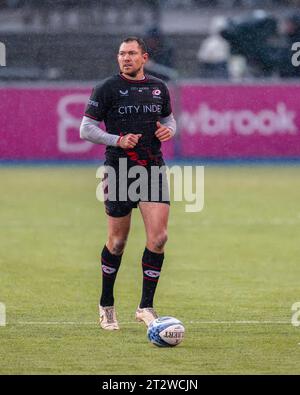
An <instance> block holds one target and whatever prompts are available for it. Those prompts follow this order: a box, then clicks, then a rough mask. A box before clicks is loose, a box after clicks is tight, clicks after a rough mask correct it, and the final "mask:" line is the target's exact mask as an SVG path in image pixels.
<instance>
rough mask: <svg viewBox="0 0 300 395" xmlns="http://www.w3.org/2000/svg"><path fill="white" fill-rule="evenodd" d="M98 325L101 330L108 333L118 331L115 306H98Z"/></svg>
mask: <svg viewBox="0 0 300 395" xmlns="http://www.w3.org/2000/svg"><path fill="white" fill-rule="evenodd" d="M99 323H100V326H101V328H103V329H106V330H108V331H114V330H118V329H120V327H119V324H118V321H117V315H116V309H115V306H105V307H102V306H100V305H99Z"/></svg>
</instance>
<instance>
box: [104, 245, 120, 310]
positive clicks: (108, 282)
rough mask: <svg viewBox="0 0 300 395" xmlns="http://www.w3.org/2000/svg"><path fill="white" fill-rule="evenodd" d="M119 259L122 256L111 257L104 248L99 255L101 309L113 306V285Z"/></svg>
mask: <svg viewBox="0 0 300 395" xmlns="http://www.w3.org/2000/svg"><path fill="white" fill-rule="evenodd" d="M121 259H122V254H121V255H113V254H111V253H110V251H109V249H108V248H107V247H106V246H104V248H103V250H102V254H101V264H102V265H101V266H102V294H101V298H100V305H101V306H103V307H105V306H113V305H114V284H115V280H116V277H117V273H118V270H119V267H120V264H121Z"/></svg>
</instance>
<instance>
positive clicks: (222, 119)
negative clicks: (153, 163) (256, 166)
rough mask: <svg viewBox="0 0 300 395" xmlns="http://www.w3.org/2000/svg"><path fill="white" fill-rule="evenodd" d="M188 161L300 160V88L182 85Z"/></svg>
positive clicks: (182, 119)
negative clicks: (290, 158)
mask: <svg viewBox="0 0 300 395" xmlns="http://www.w3.org/2000/svg"><path fill="white" fill-rule="evenodd" d="M179 121H180V127H181V138H180V146H181V154H182V156H184V157H199V156H201V157H208V158H271V157H281V158H288V157H300V85H299V84H298V85H291V84H283V85H249V86H246V85H219V86H217V85H216V86H208V85H207V86H200V85H184V86H182V87H181V114H180V116H179Z"/></svg>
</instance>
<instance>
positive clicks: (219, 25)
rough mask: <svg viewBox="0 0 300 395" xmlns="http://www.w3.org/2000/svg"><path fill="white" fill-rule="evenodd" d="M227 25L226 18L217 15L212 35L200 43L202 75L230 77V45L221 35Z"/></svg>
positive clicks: (212, 27) (199, 52)
mask: <svg viewBox="0 0 300 395" xmlns="http://www.w3.org/2000/svg"><path fill="white" fill-rule="evenodd" d="M225 25H226V20H225V18H223V17H215V18H214V19H213V20H212V23H211V32H210V35H209V36H208V37H207V38H205V39H204V40H203V41H202V43H201V45H200V48H199V51H198V54H197V57H198V60H199V62H200V73H201V77H204V78H228V59H229V56H230V45H229V44H228V42H227V41H226V40H225V39H224V38H223V37H222V36H221V35H220V31H221V30H222V29H223V28H224V27H225Z"/></svg>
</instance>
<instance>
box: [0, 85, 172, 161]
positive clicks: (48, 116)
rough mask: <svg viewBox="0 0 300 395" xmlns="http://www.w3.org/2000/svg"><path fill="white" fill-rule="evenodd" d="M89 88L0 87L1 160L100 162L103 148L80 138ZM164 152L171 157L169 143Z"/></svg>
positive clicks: (170, 144)
mask: <svg viewBox="0 0 300 395" xmlns="http://www.w3.org/2000/svg"><path fill="white" fill-rule="evenodd" d="M91 89H92V87H90V88H89V87H88V88H54V87H52V88H49V87H44V88H43V87H42V88H31V89H24V88H0V103H1V118H0V139H1V140H0V160H3V159H20V160H22V159H30V160H40V159H43V160H53V159H56V160H60V159H63V160H84V159H101V160H102V159H103V158H104V151H105V149H104V146H102V145H95V144H91V143H89V142H87V141H83V140H81V139H80V137H79V126H80V122H81V119H82V116H83V114H84V110H85V107H86V103H87V101H88V99H89V96H90V93H91ZM102 126H104V125H102ZM164 153H165V157H166V158H170V157H172V155H173V144H172V143H166V144H165V145H164Z"/></svg>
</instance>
